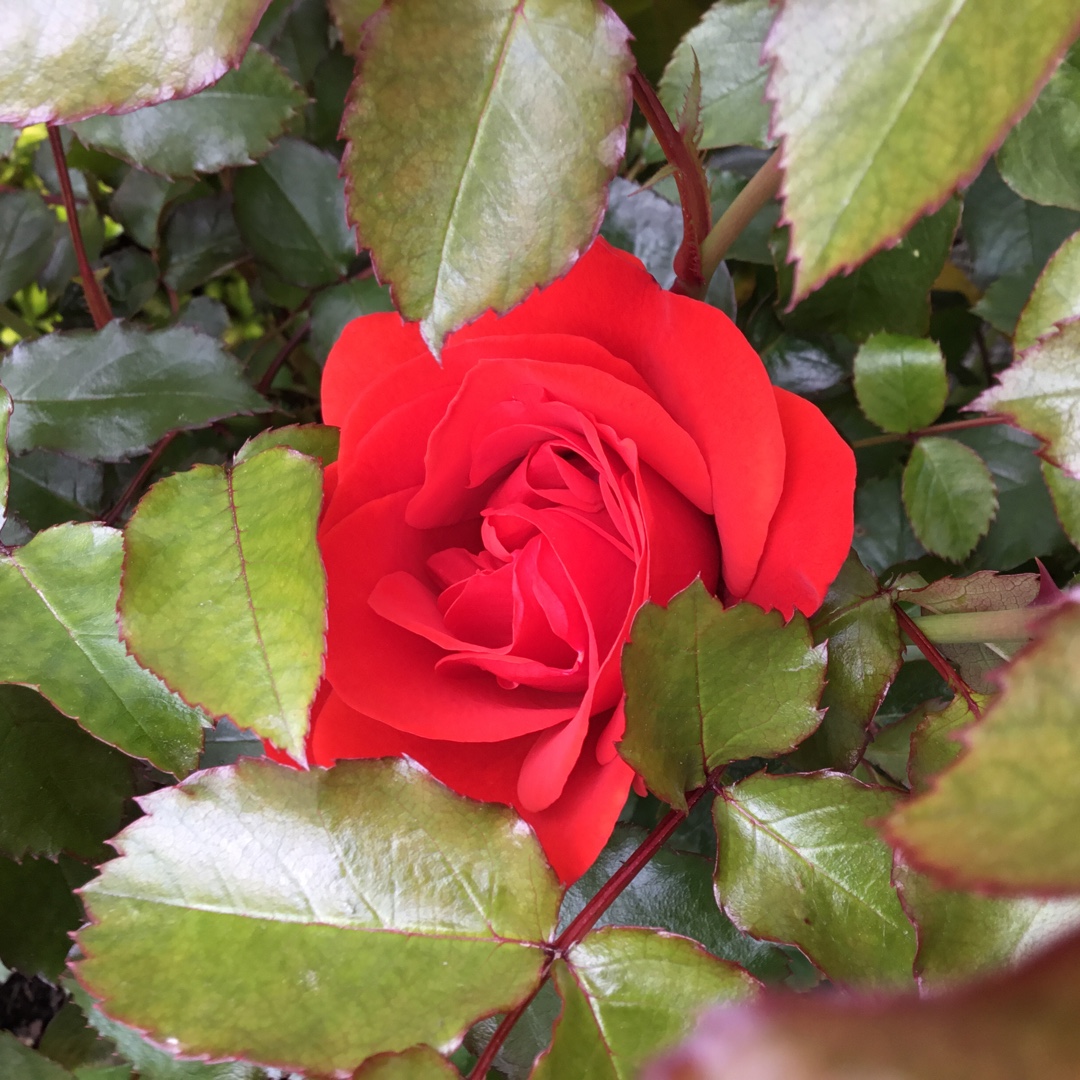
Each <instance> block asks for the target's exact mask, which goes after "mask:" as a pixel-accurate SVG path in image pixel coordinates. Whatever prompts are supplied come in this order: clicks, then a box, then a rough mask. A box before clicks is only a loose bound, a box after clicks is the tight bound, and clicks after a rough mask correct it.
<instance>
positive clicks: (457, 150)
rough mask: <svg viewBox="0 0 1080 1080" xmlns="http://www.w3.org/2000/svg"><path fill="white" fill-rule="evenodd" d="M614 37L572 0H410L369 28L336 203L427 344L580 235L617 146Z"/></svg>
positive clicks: (570, 254)
mask: <svg viewBox="0 0 1080 1080" xmlns="http://www.w3.org/2000/svg"><path fill="white" fill-rule="evenodd" d="M626 39H627V31H626V28H625V27H624V26H623V24H622V23H621V22H619V20H618V19H617V18H616V17H615V15H614V14H613V13H612V12H611V11H610V10H608V9H607V8H604V7H602V6H599V5H596V4H590V3H581V2H580V0H523V2H521V3H518V2H516V0H491V2H489V3H486V4H484V5H481V6H477V5H476V4H475V3H472V2H471V0H449V2H448V0H412V2H411V3H409V4H394V5H390V6H388V7H386V8H385V9H384V11H383V13H382V14H381V15H380V18H379V19H378V20H377V21H376V22H375V23H373V24H371V33H370V35H369V36H368V37H367V38H366V40H365V44H364V64H363V68H362V70H361V75H360V79H359V80H358V82H357V83H356V84H355V86H354V90H353V94H352V98H351V102H350V107H349V109H348V110H347V112H346V114H345V120H344V124H343V130H344V133H345V134H346V135H347V136H348V138H349V148H348V150H347V151H346V155H345V159H344V168H345V172H346V175H347V177H348V185H349V207H350V211H351V215H352V218H353V220H354V221H355V222H356V223H357V225H358V226H359V231H360V235H361V236H362V237H363V240H364V243H365V244H366V245H368V246H370V248H371V251H372V257H373V258H374V260H375V262H376V264H377V265H378V267H379V277H380V279H381V280H383V281H385V282H388V283H389V284H390V285H391V287H392V288H393V291H394V298H395V300H396V301H397V303H398V306H399V308H400V309H401V312H402V314H403V315H404V316H405V317H406V318H409V319H418V320H422V332H423V334H424V337H425V339H426V340H427V341H428V343H429V344H430V345H432V346H433V347H434V348H435V349H436V350H437V349H438V346H439V343H440V342H441V341H442V340H443V338H444V337H445V336H446V335H447V334H448V333H449V332H450V331H451V330H454V329H456V328H457V327H458V326H461V325H462V324H463V323H465V322H468V321H469V320H471V319H474V318H476V316H478V315H480V314H481V313H482V312H484V311H485V310H487V309H488V308H495V309H496V310H498V311H505V310H506V309H507V308H510V307H512V306H513V305H514V304H516V303H517V302H518V301H519V300H522V299H523V298H524V297H525V296H526V295H527V294H528V293H529V291H530V290H531V289H532V288H533V287H534V286H536V285H544V284H546V283H547V282H549V281H551V280H552V279H553V278H555V277H558V276H559V275H560V274H562V273H565V272H566V271H567V270H568V269H569V268H570V266H571V265H572V264H573V262H574V260H575V259H576V258H577V256H578V255H579V254H580V253H581V252H582V251H583V250H584V249H585V248H586V247H588V245H589V243H590V242H591V241H592V239H593V237H594V236H595V234H596V229H597V227H598V225H599V223H600V217H601V215H602V213H603V207H604V196H605V190H606V187H607V184H608V181H609V180H610V179H611V177H612V174H613V173H614V172H615V169H616V167H617V165H618V163H619V160H620V158H621V157H622V153H623V148H624V145H625V133H626V123H627V120H628V118H629V106H630V94H629V85H628V80H627V76H628V74H629V69H630V66H631V63H632V61H631V57H630V52H629V49H628V47H627V40H626ZM418 102H422V103H423V104H422V106H421V107H417V103H418Z"/></svg>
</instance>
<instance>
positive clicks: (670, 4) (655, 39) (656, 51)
mask: <svg viewBox="0 0 1080 1080" xmlns="http://www.w3.org/2000/svg"><path fill="white" fill-rule="evenodd" d="M709 4H710V0H612V2H611V4H610V5H609V6H610V7H611V9H612V10H613V11H614V12H615V14H616V15H618V16H619V18H620V19H622V21H623V22H624V23H626V26H627V29H629V31H630V33H631V34H633V41H632V42H631V44H632V45H633V48H634V57H635V58H636V59H637V63H638V68H639V69H640V70H641V73H642V74H643V75H644V76H645V78H647V79H648V80H649V82H651V83H652V84H653V85H656V83H657V82H658V81H659V79H660V77H661V75H662V74H663V71H664V65H665V64H666V63H667V61H668V60H669V59H670V57H671V54H672V52H674V50H675V48H676V46H677V45H678V44H679V40H680V39H681V38H682V37H683V36H684V35H685V34H686V33H688V32H689V31H690V29H691V28H692V27H693V26H694V25H695V24H696V23H697V22H698V21H699V20H700V19H701V17H702V16H703V15H704V14H705V12H706V11H707V10H708V9H709Z"/></svg>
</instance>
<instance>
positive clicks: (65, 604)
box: [0, 524, 206, 775]
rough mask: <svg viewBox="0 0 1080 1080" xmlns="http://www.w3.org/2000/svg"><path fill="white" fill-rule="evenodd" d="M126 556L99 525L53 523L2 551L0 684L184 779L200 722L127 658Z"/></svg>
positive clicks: (201, 718)
mask: <svg viewBox="0 0 1080 1080" xmlns="http://www.w3.org/2000/svg"><path fill="white" fill-rule="evenodd" d="M122 562H123V548H122V544H121V539H120V533H118V532H116V531H115V530H113V529H107V528H105V527H104V526H101V525H90V524H87V525H58V526H56V527H55V528H53V529H48V530H47V531H45V532H42V533H38V535H37V536H35V537H34V538H33V539H32V540H31V541H30V542H29V543H28V544H27V545H26V546H25V547H22V548H18V549H16V550H14V551H11V552H7V553H2V552H0V610H2V611H3V612H4V618H3V619H0V682H14V683H21V684H23V685H25V686H36V687H38V688H39V689H40V690H41V692H42V693H43V694H44V695H45V696H46V697H47V698H48V699H49V700H50V701H51V702H52V703H53V704H54V705H55V706H56V707H57V708H58V709H60V710H61V711H62V712H64V713H66V714H67V715H68V716H73V717H75V718H76V719H77V720H78V722H79V724H80V725H81V726H82V727H84V728H86V730H87V731H89V732H90V734H91V735H93V736H95V738H98V739H101V740H102V741H103V742H107V743H111V744H112V745H113V746H116V747H118V748H119V749H120V750H123V751H124V753H125V754H130V755H131V756H132V757H141V758H146V760H147V761H149V762H151V763H152V764H154V765H156V766H157V767H158V768H159V769H164V770H165V771H166V772H172V773H176V774H177V775H182V774H184V773H187V772H190V771H191V769H193V768H194V767H195V762H196V759H197V756H198V753H199V748H200V746H201V745H202V728H203V724H204V722H205V719H206V718H205V717H204V716H203V714H202V713H200V712H198V711H197V710H195V709H192V708H189V707H188V706H187V705H185V704H184V703H183V702H182V701H181V700H180V699H179V698H178V697H177V696H176V695H175V694H171V693H170V692H169V690H168V688H167V687H165V686H164V685H163V684H162V683H161V681H160V680H159V679H157V678H156V677H155V676H154V675H152V674H150V672H149V671H146V670H145V669H143V668H141V667H140V666H139V665H138V664H137V663H136V662H135V661H134V660H133V659H132V658H131V656H129V655H128V652H127V649H125V648H124V644H123V642H122V641H121V640H120V633H119V630H118V627H117V623H116V602H117V598H118V596H119V593H120V569H121V563H122Z"/></svg>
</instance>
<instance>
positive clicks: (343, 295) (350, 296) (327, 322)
mask: <svg viewBox="0 0 1080 1080" xmlns="http://www.w3.org/2000/svg"><path fill="white" fill-rule="evenodd" d="M393 310H394V303H393V301H392V300H391V299H390V290H389V289H388V288H387V287H386V286H385V285H380V284H379V283H378V282H377V281H376V280H375V279H374V278H373V277H366V278H360V279H358V280H356V279H354V280H353V281H344V282H342V283H341V284H340V285H332V286H330V288H328V289H321V290H320V291H319V293H318V294H317V295H316V297H315V300H314V302H313V303H312V305H311V343H312V345H313V346H314V347H315V351H316V353H317V354H318V355H319V357H320V358H323V359H325V357H326V356H327V354H328V353H329V352H330V349H331V348H332V347H333V345H334V342H335V341H337V339H338V338H339V337H340V336H341V331H342V330H344V329H345V327H346V326H347V325H348V324H349V323H350V322H352V320H353V319H359V318H360V317H361V316H362V315H371V314H372V313H373V312H376V311H393Z"/></svg>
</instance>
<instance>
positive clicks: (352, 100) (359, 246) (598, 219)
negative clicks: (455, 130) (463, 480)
mask: <svg viewBox="0 0 1080 1080" xmlns="http://www.w3.org/2000/svg"><path fill="white" fill-rule="evenodd" d="M267 2H269V0H267ZM521 2H522V3H524V0H521ZM594 2H595V3H596V6H597V8H598V9H599V11H600V14H601V15H602V16H603V19H604V23H605V24H606V28H607V30H608V31H609V33H611V34H612V35H613V36H615V37H619V36H621V37H622V44H623V47H624V51H625V54H626V55H625V62H626V67H627V70H626V74H625V76H624V79H623V98H624V101H623V115H624V120H623V123H622V125H621V135H622V137H621V146H620V148H619V152H618V155H617V156H613V160H614V161H615V163H614V164H613V165H612V166H611V168H610V170H609V176H608V178H607V181H606V182H605V187H604V196H603V198H602V199H601V200H600V205H599V208H598V209H597V212H596V215H595V219H594V220H593V222H592V224H591V226H590V229H589V234H590V240H589V243H587V244H585V245H583V246H582V247H581V248H580V249H579V250H578V251H574V252H572V253H571V255H570V257H569V258H568V259H567V262H566V265H565V266H564V267H563V268H562V269H561V270H560V271H559V272H558V273H557V274H555V275H554V276H553V277H552V278H551V280H550V281H545V282H542V283H537V284H536V285H534V286H533V287H532V288H531V289H529V290H528V291H527V292H526V293H525V294H524V295H523V296H522V297H521V299H520V300H518V302H517V303H516V304H510V305H508V306H507V307H505V308H502V309H495V314H496V315H505V314H506V313H507V312H508V311H510V310H512V309H513V308H515V307H517V306H518V305H519V304H522V303H524V302H525V301H526V300H528V299H529V297H531V296H532V295H533V294H534V293H537V292H539V291H540V290H541V289H543V288H544V287H546V286H547V285H550V284H552V283H553V282H555V281H558V280H559V279H560V278H563V277H565V276H566V275H567V274H568V273H569V272H570V271H571V270H572V269H573V268H574V264H575V263H576V262H577V261H578V259H579V258H581V256H582V255H583V254H584V253H585V252H586V251H587V250H588V249H589V247H590V246H591V245H592V243H593V241H594V240H595V239H596V237H597V236H598V235H599V233H600V225H601V224H602V222H603V220H604V215H605V214H606V213H607V207H608V201H609V198H608V193H609V190H610V187H611V181H612V180H613V179H614V178H615V176H616V175H617V173H618V171H619V162H620V161H621V160H622V158H623V156H624V155H625V153H626V136H627V133H628V131H629V129H630V114H631V111H632V109H633V104H634V98H633V91H632V90H631V84H630V73H631V72H632V71H633V70H635V68H634V60H633V55H632V54H631V52H630V47H629V41H630V31H629V30H627V28H626V26H625V24H624V23H623V21H622V20H621V19H620V18H619V17H618V15H616V14H615V12H614V11H613V10H612V9H611V8H610V7H608V5H607V4H606V3H604V2H603V0H594ZM387 18H388V11H387V7H386V3H385V0H384V4H383V6H382V7H380V8H378V9H377V10H376V11H375V12H374V14H372V15H370V16H368V18H367V19H366V20H365V21H364V23H363V26H362V31H363V38H362V40H361V42H360V44H359V47H358V48H357V50H356V53H355V59H356V71H357V73H358V74H357V75H356V77H355V78H354V79H353V82H352V84H351V85H350V87H349V93H348V96H347V97H346V99H345V110H344V112H343V113H342V117H341V125H340V127H339V128H338V138H339V139H340V140H343V141H344V142H345V152H344V153H343V154H342V155H341V165H340V167H339V168H338V176H339V177H340V178H341V179H342V180H344V182H345V214H346V217H347V219H348V222H349V224H350V225H352V226H353V229H354V233H355V236H356V250H357V252H358V253H359V252H362V251H365V250H366V251H367V253H368V257H369V258H370V260H371V269H372V272H373V274H374V276H375V280H376V281H377V282H378V283H379V284H380V285H385V286H386V287H387V288H388V289H389V290H390V300H391V302H392V303H393V305H394V308H395V309H396V310H397V311H398V313H399V314H401V304H400V302H399V301H398V296H397V286H396V284H395V283H394V282H393V281H391V280H390V279H389V278H387V277H386V276H385V275H384V274H383V273H382V271H381V269H380V267H379V260H378V257H377V256H376V254H375V252H374V251H372V250H371V248H369V247H368V246H367V244H366V242H365V240H364V227H363V223H362V222H361V221H360V220H359V218H358V217H356V216H354V214H353V211H352V195H353V190H354V185H353V182H352V179H351V177H350V176H349V172H348V166H349V164H350V162H351V161H352V160H353V157H354V155H355V154H356V153H357V152H358V151H357V149H356V147H355V146H354V145H353V141H352V139H349V138H348V137H347V128H348V126H349V122H350V121H351V120H352V117H353V115H354V114H355V112H356V95H357V90H358V88H359V85H360V80H361V78H362V72H363V70H364V64H365V63H366V60H367V55H368V52H369V51H370V49H371V48H372V46H373V44H374V41H375V37H376V35H377V34H378V33H379V32H380V30H381V27H382V24H383V23H384V22H385V21H386V19H387ZM488 310H492V309H488ZM485 314H487V312H480V314H478V315H475V316H473V317H472V318H471V319H466V320H464V321H463V322H462V323H461V324H460V325H459V326H456V327H455V328H454V330H452V331H450V332H449V333H454V332H455V331H456V330H460V329H461V328H462V327H463V326H468V325H470V324H471V323H474V322H476V320H477V319H480V318H482V317H483V316H484V315H485ZM401 317H402V318H403V319H405V321H407V322H416V323H419V322H422V321H423V319H408V318H406V316H404V315H402V316H401ZM447 336H449V334H448V335H447ZM425 344H427V346H428V348H429V349H430V350H431V354H432V356H434V357H435V359H436V360H438V361H439V363H440V365H441V363H442V360H441V357H440V351H439V350H438V349H436V348H433V347H432V345H431V343H430V342H427V341H426V339H425Z"/></svg>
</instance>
